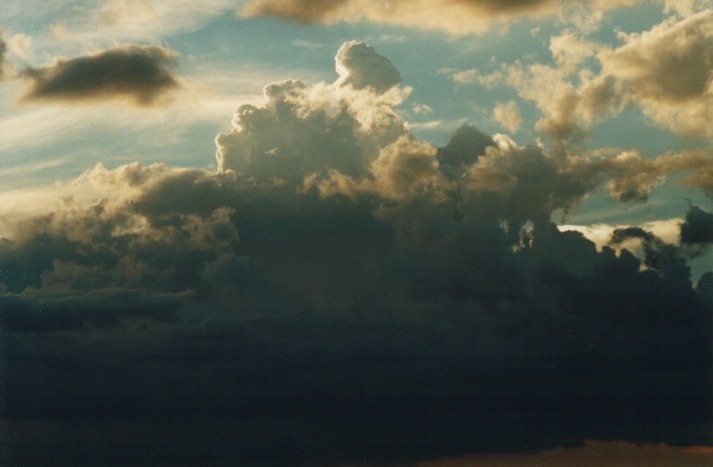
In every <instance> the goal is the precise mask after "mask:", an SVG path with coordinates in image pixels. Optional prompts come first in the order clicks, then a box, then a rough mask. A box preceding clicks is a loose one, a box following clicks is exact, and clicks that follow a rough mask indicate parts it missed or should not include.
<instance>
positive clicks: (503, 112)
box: [493, 101, 522, 133]
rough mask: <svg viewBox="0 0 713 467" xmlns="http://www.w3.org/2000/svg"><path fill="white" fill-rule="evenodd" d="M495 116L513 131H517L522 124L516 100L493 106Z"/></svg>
mask: <svg viewBox="0 0 713 467" xmlns="http://www.w3.org/2000/svg"><path fill="white" fill-rule="evenodd" d="M493 118H494V119H495V121H496V122H498V123H499V124H500V125H501V126H502V127H503V128H505V129H506V130H508V131H510V132H513V133H514V132H516V131H517V130H518V129H519V128H520V125H521V124H522V116H521V115H520V109H519V107H518V106H517V103H516V102H515V101H508V102H507V103H504V104H502V103H501V104H497V105H496V106H495V108H493Z"/></svg>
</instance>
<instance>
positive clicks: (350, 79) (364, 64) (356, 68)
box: [335, 41, 401, 93]
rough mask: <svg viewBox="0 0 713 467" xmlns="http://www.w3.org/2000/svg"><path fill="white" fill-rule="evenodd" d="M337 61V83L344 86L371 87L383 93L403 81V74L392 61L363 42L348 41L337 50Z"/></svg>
mask: <svg viewBox="0 0 713 467" xmlns="http://www.w3.org/2000/svg"><path fill="white" fill-rule="evenodd" d="M335 61H336V63H337V65H336V68H337V73H339V80H338V81H337V83H338V84H339V85H342V86H348V85H351V86H353V87H354V89H363V88H367V87H369V88H372V89H373V90H374V91H376V92H377V93H383V92H386V91H388V90H389V89H391V88H392V87H394V86H396V85H397V84H399V83H400V82H401V74H400V73H399V71H398V70H397V69H396V68H394V65H393V64H392V63H391V61H390V60H389V59H388V58H386V57H384V56H383V55H379V54H378V53H376V51H375V50H374V48H373V47H371V46H369V45H367V44H364V43H363V42H357V41H352V42H346V43H345V44H344V45H342V47H341V48H340V49H339V51H337V56H336V57H335Z"/></svg>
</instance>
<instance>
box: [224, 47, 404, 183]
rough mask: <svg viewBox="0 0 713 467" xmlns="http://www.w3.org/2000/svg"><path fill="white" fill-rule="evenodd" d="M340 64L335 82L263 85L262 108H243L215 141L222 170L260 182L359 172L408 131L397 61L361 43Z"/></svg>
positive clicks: (344, 54) (344, 53)
mask: <svg viewBox="0 0 713 467" xmlns="http://www.w3.org/2000/svg"><path fill="white" fill-rule="evenodd" d="M335 61H336V66H337V70H338V72H339V73H340V76H339V78H338V79H337V80H336V82H335V83H333V84H325V83H319V84H315V85H308V84H305V83H302V82H300V81H285V82H282V83H273V84H270V85H268V86H266V87H265V97H266V98H267V104H266V105H265V106H264V107H261V108H258V107H255V106H252V105H243V106H241V107H240V108H238V110H237V112H236V113H235V117H234V119H233V129H232V130H231V131H230V133H221V134H219V135H218V136H217V137H216V144H217V146H218V150H217V154H216V157H217V160H218V165H219V170H221V171H226V170H236V171H238V172H240V173H243V174H247V175H249V176H251V177H254V178H256V179H258V180H260V181H264V180H266V179H269V178H272V179H273V180H275V181H277V180H287V181H290V182H301V181H302V179H303V178H304V177H305V176H308V175H310V174H312V173H315V172H321V171H325V170H328V169H335V170H339V171H341V172H343V173H346V174H350V175H359V174H362V173H364V172H365V165H366V163H367V162H368V161H369V160H370V159H371V158H373V157H374V156H375V155H376V154H378V152H379V150H380V149H381V148H382V147H384V146H385V145H387V144H389V143H392V142H394V141H396V140H397V139H398V138H399V137H400V136H402V135H404V134H406V129H405V123H404V121H403V119H402V118H401V116H400V115H399V114H398V113H397V112H396V110H395V108H394V107H395V106H396V105H398V104H399V103H401V102H402V101H403V99H404V98H405V96H406V95H408V90H402V89H400V88H399V87H398V86H397V84H398V83H399V80H400V76H399V73H398V71H397V70H396V69H395V68H394V67H393V65H392V64H391V62H390V61H389V60H388V59H386V58H385V57H383V56H381V55H379V54H378V53H376V52H375V51H374V49H373V48H372V47H370V46H368V45H366V44H363V43H358V42H348V43H345V44H344V45H343V46H342V47H341V48H340V50H339V52H338V53H337V56H336V57H335ZM275 128H280V129H281V130H280V132H279V134H275V131H274V129H275Z"/></svg>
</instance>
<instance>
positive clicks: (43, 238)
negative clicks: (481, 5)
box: [0, 43, 713, 464]
mask: <svg viewBox="0 0 713 467" xmlns="http://www.w3.org/2000/svg"><path fill="white" fill-rule="evenodd" d="M355 46H357V45H356V44H354V43H349V44H347V45H345V47H347V48H351V47H355ZM360 50H361V51H362V52H363V51H366V52H367V53H368V54H371V57H372V58H373V57H375V55H374V54H376V51H374V50H373V49H371V48H366V47H363V48H360ZM367 62H370V63H371V61H369V60H367ZM377 62H378V63H381V64H382V65H384V66H385V68H383V69H381V70H374V74H373V75H370V74H369V69H368V67H365V68H364V69H363V72H364V73H366V74H365V75H364V76H363V77H362V78H361V79H360V80H359V81H358V82H359V83H361V84H363V85H359V84H357V85H355V83H344V82H342V81H340V79H339V78H337V81H335V83H331V84H329V83H317V84H307V83H302V82H299V81H285V82H281V83H273V84H271V85H269V86H267V87H266V89H265V94H266V97H267V101H266V103H265V105H263V106H260V107H258V106H242V107H240V108H239V109H238V112H237V113H236V115H235V118H234V120H233V122H232V123H233V127H232V129H231V130H230V131H229V132H226V133H222V134H220V135H218V137H217V138H216V144H217V147H218V151H217V152H218V156H217V157H218V162H219V164H220V169H219V171H218V172H217V173H212V172H208V171H205V170H198V169H184V168H177V167H169V166H166V165H162V164H154V165H150V166H143V165H141V164H138V163H134V164H129V165H125V166H121V167H118V168H115V169H107V168H105V167H104V166H102V165H98V166H96V167H94V168H93V169H90V170H88V171H86V172H85V173H84V174H82V175H81V176H80V177H79V178H78V179H76V180H75V181H74V185H73V186H75V187H77V188H76V189H79V187H82V186H89V187H92V188H93V189H94V190H96V191H97V198H98V200H97V201H96V202H92V203H89V204H86V205H83V204H78V203H73V202H72V201H71V200H69V199H68V200H65V201H62V203H61V204H59V205H58V206H57V207H56V208H54V209H52V210H51V212H47V213H45V214H42V215H32V216H29V217H27V218H26V219H24V220H23V221H21V222H15V223H13V226H12V227H13V229H14V230H13V232H12V235H10V237H11V238H7V239H1V240H0V270H2V272H3V273H2V276H1V279H0V281H1V282H2V285H1V286H0V292H1V293H0V333H1V334H0V337H3V338H4V342H7V344H6V347H5V348H7V349H9V350H8V351H9V352H11V355H12V357H13V360H12V364H10V365H8V366H7V367H6V370H5V371H6V375H7V376H8V378H9V379H8V380H9V381H12V384H11V385H10V386H9V388H8V390H7V391H6V394H7V398H8V399H7V400H8V401H9V402H10V403H9V404H8V405H7V410H8V412H9V417H11V418H12V419H13V420H19V421H21V422H22V423H26V424H28V425H23V426H33V427H34V426H35V425H33V423H38V422H37V421H38V420H47V419H51V420H57V419H59V420H65V419H70V420H72V421H73V422H72V423H73V425H71V426H69V427H68V430H67V431H66V432H65V431H63V430H58V429H56V428H53V427H55V426H56V425H51V424H50V425H43V424H39V426H37V427H36V428H37V429H36V430H27V431H28V432H32V433H39V434H41V435H42V437H43V439H45V441H46V442H51V443H53V445H56V446H58V449H57V450H54V451H53V452H52V455H53V456H55V457H54V458H55V459H56V458H60V459H63V460H64V459H77V458H80V457H78V456H80V455H81V453H79V452H76V449H75V447H76V444H72V443H67V442H63V440H65V441H66V439H67V437H70V436H73V435H75V434H76V431H79V432H82V433H87V432H89V428H88V427H93V426H95V424H96V423H101V422H103V421H104V420H107V417H112V416H113V415H112V414H115V413H116V407H122V415H121V416H122V417H123V418H122V420H129V421H131V422H135V423H138V424H139V425H138V426H144V425H141V424H142V423H149V427H151V428H153V429H155V428H156V427H157V426H158V427H161V426H170V427H171V429H167V430H156V432H157V433H160V434H158V435H157V436H158V438H159V439H158V440H157V442H156V443H155V444H156V446H155V447H154V446H152V447H151V455H152V456H158V457H160V458H161V459H165V460H167V462H168V461H169V460H176V461H177V460H180V459H179V457H180V455H181V452H176V448H175V446H176V444H175V440H176V439H181V440H182V439H193V443H194V444H192V446H194V447H195V446H199V447H200V449H202V450H204V451H205V452H210V453H211V455H212V456H214V457H213V459H214V460H215V459H220V460H221V461H222V460H225V461H226V462H225V463H230V462H234V461H235V460H236V459H238V460H246V461H250V462H253V461H254V462H256V463H263V464H264V463H271V462H272V463H283V464H284V463H289V461H290V460H294V458H295V456H299V457H300V459H310V460H314V462H315V463H320V462H322V461H324V460H325V458H326V461H328V462H343V461H345V460H347V461H352V460H358V459H362V460H363V459H369V460H374V461H385V460H394V459H399V460H402V459H403V460H412V459H413V458H434V457H435V456H439V455H447V454H455V453H462V452H485V451H487V452H492V451H497V450H508V449H520V448H525V447H527V448H532V447H533V446H535V447H544V446H546V445H552V444H555V445H559V444H564V443H571V442H572V440H573V439H574V440H580V441H581V440H583V439H587V438H603V439H604V438H606V439H609V438H611V437H613V436H616V437H619V438H625V439H631V440H636V441H637V442H640V441H642V440H648V441H654V440H655V441H656V442H661V441H668V442H671V443H673V442H677V443H683V444H700V443H707V442H708V440H709V439H710V429H709V428H708V427H710V426H712V425H711V423H710V422H711V418H710V417H711V415H710V414H711V413H713V411H711V410H709V409H711V408H713V397H711V394H710V384H709V383H710V377H709V375H710V374H713V373H711V368H712V360H713V355H712V353H713V351H712V350H711V347H710V341H711V332H712V331H711V329H713V327H711V326H710V324H711V316H712V315H711V311H712V310H713V296H711V295H710V294H709V292H708V290H709V289H710V288H711V287H710V282H711V278H710V277H711V276H710V275H708V276H703V278H701V280H700V281H699V283H698V284H697V286H696V285H694V283H693V282H694V280H693V278H692V277H691V273H690V270H689V269H688V263H687V261H688V259H689V257H690V254H689V251H688V250H687V249H686V248H685V246H682V245H678V244H675V243H667V242H665V241H663V240H661V239H660V238H658V237H656V236H655V235H653V234H652V233H650V232H647V231H645V230H643V229H641V228H637V227H632V228H630V229H624V230H620V231H618V233H617V234H616V236H615V238H613V241H615V242H619V241H625V240H628V241H636V242H640V243H641V244H642V245H643V247H642V248H643V249H644V257H643V258H639V257H637V256H635V254H633V253H632V252H630V251H628V250H627V249H626V248H621V249H620V251H619V252H618V253H617V252H616V251H615V250H614V249H613V248H611V247H609V246H604V247H602V248H601V249H597V248H596V246H595V244H594V243H593V242H591V241H589V240H588V239H586V238H585V237H584V236H583V235H582V234H580V233H578V232H574V231H565V232H561V231H559V230H558V229H557V226H556V225H555V224H554V223H553V222H552V220H551V217H552V215H553V213H554V212H555V211H556V210H559V209H571V208H574V207H576V205H577V203H579V202H580V201H581V200H582V199H583V198H584V197H585V196H586V195H587V194H589V193H592V192H593V191H594V190H597V189H598V188H599V187H602V186H608V187H609V189H610V191H611V193H612V195H613V196H614V197H615V198H616V199H620V200H628V199H641V198H644V197H645V196H646V195H647V194H648V193H649V192H650V191H651V190H653V189H655V188H656V186H657V185H658V184H660V183H663V182H664V181H665V178H666V176H668V175H670V174H674V173H677V174H688V173H690V174H691V175H690V176H689V178H688V181H687V182H686V183H689V184H690V185H692V186H695V187H698V188H701V189H703V190H711V187H712V186H713V184H711V181H713V180H711V179H710V178H708V176H709V175H710V174H711V173H712V172H711V171H710V170H711V169H713V154H711V152H710V151H706V150H700V151H690V152H687V153H681V154H668V155H664V156H661V157H659V158H657V159H653V160H649V159H646V158H644V157H642V156H640V155H638V154H636V153H633V152H632V153H625V154H622V155H619V156H612V157H599V158H597V157H587V156H583V155H573V154H568V153H566V152H565V151H564V150H563V149H562V148H561V147H557V148H555V149H553V150H548V149H547V148H545V147H544V146H542V145H540V144H533V145H519V144H517V143H516V142H515V141H514V140H513V139H511V138H509V137H507V136H504V135H492V136H490V135H486V134H484V133H482V132H480V131H479V130H477V129H475V128H473V127H471V126H463V127H462V128H460V129H459V130H458V131H457V132H456V133H455V134H454V136H453V138H452V139H451V141H450V142H449V143H448V144H447V145H446V146H444V147H442V148H437V147H434V146H433V145H431V144H428V143H426V142H423V141H419V140H418V139H417V138H416V137H415V136H414V135H413V134H411V133H410V132H409V131H408V128H407V127H406V125H404V122H403V119H402V118H401V116H400V114H399V112H398V111H397V109H396V106H398V105H399V104H400V103H401V102H402V101H403V99H404V98H405V95H406V94H407V90H405V89H402V88H401V87H400V86H399V85H398V83H397V82H396V79H395V76H396V75H395V74H393V73H387V75H390V76H391V78H390V79H386V80H384V79H382V78H383V76H384V75H383V74H382V73H381V71H384V70H388V69H389V67H388V66H386V65H385V64H386V62H384V61H383V60H381V59H379V60H377ZM344 76H345V75H342V77H344ZM375 83H376V84H377V85H376V86H374V85H373V84H375ZM383 83H386V84H389V86H388V87H387V86H386V85H384V86H381V85H380V84H383ZM706 171H707V172H706ZM702 174H703V175H702ZM705 174H707V175H705ZM707 192H708V193H710V191H707ZM705 219H707V218H706V217H705V216H700V215H699V214H694V215H692V216H691V218H690V219H688V221H687V224H688V225H689V226H692V225H693V224H694V223H695V222H697V221H698V220H703V221H704V222H703V224H705V225H707V224H706V222H707V220H705ZM705 225H704V226H705ZM682 229H684V228H683V227H682ZM700 230H701V229H698V228H696V231H700ZM686 235H688V234H684V237H685V238H689V237H686ZM682 238H683V237H682ZM705 238H707V237H705ZM226 381H227V382H229V384H226ZM582 388H586V390H582ZM670 394H676V395H677V397H675V398H671V397H670ZM702 409H703V410H702ZM147 414H149V415H147ZM176 420H180V421H181V423H179V424H178V427H176V426H174V425H175V424H176ZM543 420H546V421H547V423H545V424H543ZM613 423H614V424H615V426H612V424H613ZM151 424H156V425H151ZM112 426H113V427H114V428H113V429H114V430H120V428H117V427H120V426H121V425H120V424H118V425H112ZM682 427H683V428H682ZM18 430H19V429H18ZM127 430H128V429H127ZM115 432H116V431H112V433H115ZM164 432H165V433H167V434H165V435H164ZM197 432H200V433H202V435H201V437H199V438H200V439H198V440H196V439H195V438H196V436H195V433H197ZM246 433H247V434H249V436H248V435H246ZM373 433H379V434H380V436H378V437H373V436H371V434H373ZM102 435H103V432H100V433H99V434H98V435H96V436H97V437H101V436H102ZM23 436H30V435H26V434H25V435H23ZM35 436H40V435H35ZM164 436H165V437H164ZM263 438H264V439H269V440H270V443H262V442H256V441H255V440H256V439H263ZM13 439H14V438H13ZM125 439H128V440H129V441H127V446H128V447H127V449H130V450H132V451H131V452H137V453H140V454H146V453H145V450H146V447H145V440H143V439H140V440H139V439H138V438H136V437H134V438H131V437H128V438H125ZM132 440H135V441H132ZM315 440H316V441H315ZM413 440H416V441H413ZM454 440H455V441H454ZM503 440H506V441H505V443H506V444H505V445H504V444H503ZM164 441H165V445H166V446H171V448H170V449H169V448H165V447H162V446H164ZM142 443H143V444H142ZM195 443H197V444H195ZM325 443H326V444H325ZM106 445H107V446H113V445H112V444H111V443H109V442H107V444H106ZM330 446H339V450H338V451H339V452H338V454H336V455H331V454H330V453H331V452H332V451H330ZM169 451H170V452H169ZM179 451H180V449H179ZM404 452H408V453H412V452H416V454H414V455H413V456H411V455H410V454H404ZM325 453H327V454H325ZM103 455H104V456H105V457H104V458H107V459H113V458H112V457H111V456H112V453H111V452H109V451H107V452H105V453H103ZM113 455H116V454H113ZM147 455H148V454H147ZM11 456H12V460H18V462H16V463H18V464H22V463H25V464H29V463H32V462H29V461H31V460H32V461H36V460H37V456H40V457H41V456H42V453H39V454H38V453H28V452H27V451H26V450H24V451H23V450H19V449H18V450H15V451H13V452H12V453H11ZM33 456H35V457H33ZM154 458H156V457H154ZM41 460H46V458H42V459H41ZM19 461H24V462H19ZM35 463H37V462H35Z"/></svg>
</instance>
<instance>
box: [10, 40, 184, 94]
mask: <svg viewBox="0 0 713 467" xmlns="http://www.w3.org/2000/svg"><path fill="white" fill-rule="evenodd" d="M175 56H176V54H175V53H174V52H171V51H169V50H167V49H163V48H160V47H155V46H150V47H138V46H126V47H117V48H113V49H108V50H105V51H103V52H99V53H97V54H94V55H89V56H84V57H77V58H73V59H69V60H59V61H57V62H56V63H55V64H54V65H52V66H50V67H44V68H33V67H29V68H27V70H26V71H25V76H26V77H27V78H29V80H30V81H31V85H30V87H29V89H28V91H27V92H26V93H25V95H24V96H23V97H22V101H25V102H29V101H40V100H53V101H60V102H66V103H73V102H84V101H92V100H99V99H107V98H109V99H111V98H129V99H130V100H131V101H132V102H133V103H134V104H136V105H139V106H149V105H153V104H155V103H156V102H157V101H158V100H159V98H160V97H162V96H163V95H165V94H166V93H167V92H169V91H171V90H173V89H175V88H177V87H178V82H177V81H176V79H175V78H174V77H173V75H172V74H171V72H170V67H171V66H172V64H173V59H174V58H175Z"/></svg>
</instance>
